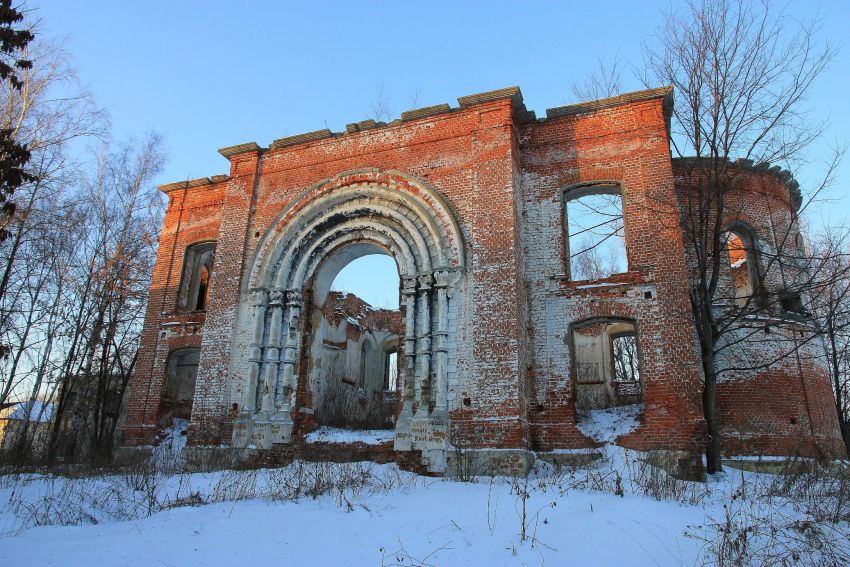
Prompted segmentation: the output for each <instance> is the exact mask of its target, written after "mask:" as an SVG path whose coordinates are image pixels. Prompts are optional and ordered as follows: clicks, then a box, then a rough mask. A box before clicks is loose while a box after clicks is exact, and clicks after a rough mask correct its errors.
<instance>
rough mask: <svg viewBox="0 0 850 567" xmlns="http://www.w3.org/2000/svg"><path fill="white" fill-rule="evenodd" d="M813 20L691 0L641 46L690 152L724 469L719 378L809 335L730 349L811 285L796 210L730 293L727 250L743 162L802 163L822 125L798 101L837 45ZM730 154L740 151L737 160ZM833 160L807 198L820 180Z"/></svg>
mask: <svg viewBox="0 0 850 567" xmlns="http://www.w3.org/2000/svg"><path fill="white" fill-rule="evenodd" d="M816 31H817V22H808V23H803V24H799V23H796V22H792V21H791V20H790V19H789V18H788V17H787V16H786V15H784V14H783V13H781V12H778V13H777V12H775V11H774V9H773V8H772V7H771V6H770V4H769V3H768V2H766V1H765V2H751V1H749V0H702V1H697V0H691V1H690V2H688V3H687V5H686V6H685V7H684V8H682V9H681V10H680V11H676V12H672V13H670V14H668V15H667V16H666V20H665V22H664V25H663V27H661V28H660V29H659V30H658V38H657V39H658V42H657V44H656V45H653V46H649V47H647V48H645V59H646V67H647V69H648V73H649V74H648V77H649V80H650V81H651V82H652V83H653V84H659V83H660V84H669V85H672V86H673V88H674V92H675V96H676V105H675V108H674V110H673V124H672V133H671V134H672V142H671V143H672V146H673V150H674V154H677V155H679V156H683V157H684V156H687V157H688V159H686V160H681V161H680V162H679V165H680V166H681V168H680V170H679V171H680V178H679V179H677V186H679V187H680V188H681V193H682V194H681V195H680V199H681V204H680V208H681V209H682V210H681V214H680V220H681V224H682V227H683V231H684V235H685V247H686V253H687V260H688V265H689V270H690V274H689V280H690V281H689V283H690V289H689V297H690V303H691V310H692V316H693V321H694V324H695V328H696V335H697V338H698V342H699V347H700V355H701V362H702V374H703V396H702V401H703V412H704V418H705V422H706V426H707V440H706V455H707V465H708V471H709V472H717V471H720V470H721V463H720V451H721V439H720V432H719V428H718V423H717V412H716V388H717V383H718V378H719V377H722V376H723V375H724V374H726V375H732V374H735V373H739V372H746V371H751V370H755V369H758V368H767V367H770V366H771V365H773V364H775V363H776V362H777V361H778V360H780V359H781V358H783V357H788V356H799V355H800V353H801V347H802V344H803V343H807V342H810V341H811V340H812V338H813V337H814V336H815V334H814V333H807V334H806V338H805V339H803V340H799V337H798V335H797V334H796V333H795V331H793V330H791V331H790V332H784V333H782V332H780V333H774V334H773V336H772V337H770V340H771V343H772V344H777V339H778V338H780V337H781V340H780V341H779V342H780V343H781V342H783V341H784V342H785V343H787V348H785V349H784V350H783V351H782V352H781V353H779V354H777V356H776V357H774V358H772V359H770V360H760V361H758V363H757V364H753V363H752V361H748V360H746V358H743V357H740V356H736V355H735V353H734V350H735V349H736V348H738V349H744V350H746V345H747V344H749V342H751V341H753V340H755V339H756V337H758V336H759V335H758V334H759V333H762V334H763V333H764V332H765V324H764V322H759V321H758V318H759V317H758V316H759V315H760V314H761V315H765V316H777V313H778V312H779V311H780V310H781V308H785V307H787V306H786V305H784V304H783V305H780V303H781V302H782V301H783V300H784V298H787V297H789V296H796V297H797V298H798V300H799V298H801V297H804V296H805V294H806V292H807V291H808V290H809V289H810V288H811V287H812V286H813V285H814V282H815V279H814V278H813V276H812V274H813V273H816V272H817V271H818V270H819V269H820V268H821V267H822V264H823V261H821V262H817V261H815V262H813V261H811V259H808V258H803V257H801V254H800V253H799V251H798V247H797V246H795V245H794V242H795V239H796V237H797V235H798V234H799V227H798V225H797V221H796V217H794V218H792V219H791V222H789V223H787V225H786V226H784V227H781V228H777V229H775V230H773V231H772V232H773V233H772V234H770V235H764V241H763V242H767V243H768V244H769V246H765V247H764V248H762V249H760V250H758V252H760V256H759V260H758V263H759V264H760V270H761V271H760V273H761V274H764V277H763V278H756V280H757V281H753V282H751V283H752V285H753V289H750V290H748V291H747V292H746V293H740V290H737V291H738V292H737V293H736V289H735V287H734V286H733V285H731V284H730V283H729V281H728V276H727V274H728V273H729V269H730V267H729V260H730V255H731V254H733V253H734V252H735V249H736V248H735V246H739V247H740V245H737V244H734V242H732V240H731V239H732V236H733V235H732V233H731V232H730V227H732V226H734V225H735V223H736V221H737V220H738V219H739V218H741V216H742V215H743V213H744V211H743V207H744V202H743V200H741V199H738V198H737V197H735V195H736V193H735V192H736V190H737V189H738V188H739V187H740V186H741V184H742V183H743V178H744V177H745V176H746V175H747V173H748V171H749V166H751V165H752V164H753V163H755V164H766V163H780V164H783V165H786V166H787V165H793V164H798V163H800V161H801V160H802V159H803V158H804V156H805V150H806V149H807V148H808V147H809V145H810V144H811V142H812V141H813V140H815V139H816V138H817V137H818V136H819V134H820V133H821V131H822V125H821V124H818V123H815V122H812V121H811V120H809V119H808V117H807V115H806V109H805V107H804V102H805V96H806V94H807V93H808V92H809V89H810V87H811V86H812V84H813V83H814V81H815V80H816V79H817V77H818V76H819V75H820V74H821V73H822V72H823V70H824V69H825V68H826V66H827V64H828V63H829V61H830V60H831V59H832V57H833V55H834V51H833V49H832V47H831V46H830V45H829V44H828V43H825V44H823V45H820V46H819V44H818V41H817V37H818V36H817V34H816ZM732 158H740V159H741V160H743V161H740V162H737V163H733V162H732V161H731V159H732ZM837 159H838V156H836V158H835V160H833V161H832V162H831V163H830V166H829V167H828V170H829V171H828V174H827V176H826V180H825V181H824V183H823V184H821V186H820V187H819V188H815V189H814V191H812V195H810V197H811V196H816V195H817V193H818V192H819V190H820V188H823V187H825V186H826V185H828V183H829V180H830V178H831V173H832V171H834V166H835V163H836V162H837ZM804 208H805V205H804V206H803V207H801V210H802V209H804ZM733 244H734V245H733ZM743 248H746V252H748V253H749V254H754V253H756V252H757V250H756V245H755V243H753V242H747V243H744V244H743ZM750 263H751V264H753V263H755V262H753V261H751V262H750ZM732 268H735V266H734V262H733V265H732ZM773 277H775V278H778V279H781V280H782V282H781V283H779V284H777V285H778V286H780V287H781V286H782V285H784V286H785V288H786V289H785V290H777V289H775V287H776V286H774V288H771V289H768V287H766V284H765V282H767V281H769V280H770V279H771V278H773ZM819 285H820V284H819ZM774 318H775V317H774ZM800 324H801V325H802V326H803V327H806V328H808V327H807V325H806V324H804V323H800ZM778 328H779V329H780V330H781V329H782V328H783V327H782V325H781V324H780V325H778ZM768 330H769V327H768ZM777 335H779V336H780V337H777Z"/></svg>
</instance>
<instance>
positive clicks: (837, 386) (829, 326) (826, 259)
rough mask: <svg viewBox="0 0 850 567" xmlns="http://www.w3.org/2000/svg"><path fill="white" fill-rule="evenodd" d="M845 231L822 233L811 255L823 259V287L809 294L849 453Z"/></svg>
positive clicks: (848, 253) (849, 301) (849, 249)
mask: <svg viewBox="0 0 850 567" xmlns="http://www.w3.org/2000/svg"><path fill="white" fill-rule="evenodd" d="M848 233H850V231H848V230H847V228H842V229H836V230H832V231H829V232H827V233H825V234H823V235H822V236H821V237H820V238H818V239H817V240H816V241H815V242H814V244H813V249H814V250H813V255H814V256H816V257H819V258H822V259H823V263H824V269H823V273H822V276H821V279H822V280H823V283H824V285H823V286H822V287H820V288H819V289H818V290H817V293H813V294H812V296H813V297H812V301H811V305H812V310H813V311H814V314H815V316H816V317H817V320H818V323H819V324H820V330H821V332H822V333H823V343H822V344H823V354H824V359H825V361H826V367H827V368H828V369H829V377H830V380H831V381H832V388H833V392H834V394H835V408H836V410H837V412H838V422H839V424H840V425H841V434H842V437H843V438H844V445H845V446H846V447H847V449H848V451H850V275H848V274H850V242H848Z"/></svg>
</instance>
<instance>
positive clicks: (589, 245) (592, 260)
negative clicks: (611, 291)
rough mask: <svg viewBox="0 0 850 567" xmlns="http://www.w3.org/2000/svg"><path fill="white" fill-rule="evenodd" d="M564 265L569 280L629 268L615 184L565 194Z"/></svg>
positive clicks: (591, 278) (620, 207) (619, 193)
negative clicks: (565, 257) (565, 254)
mask: <svg viewBox="0 0 850 567" xmlns="http://www.w3.org/2000/svg"><path fill="white" fill-rule="evenodd" d="M564 219H565V231H566V247H567V251H566V252H567V259H568V261H567V268H568V270H569V277H570V279H572V280H598V279H603V278H607V277H609V276H611V275H613V274H619V273H623V272H626V271H628V256H627V254H626V231H625V224H624V220H623V199H622V193H621V191H620V187H619V186H617V185H614V184H598V185H584V186H580V187H574V188H571V189H568V190H567V191H566V192H565V193H564Z"/></svg>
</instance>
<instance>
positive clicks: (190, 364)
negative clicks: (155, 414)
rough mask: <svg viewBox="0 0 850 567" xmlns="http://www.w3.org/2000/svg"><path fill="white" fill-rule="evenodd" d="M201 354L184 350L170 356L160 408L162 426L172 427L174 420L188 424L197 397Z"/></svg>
mask: <svg viewBox="0 0 850 567" xmlns="http://www.w3.org/2000/svg"><path fill="white" fill-rule="evenodd" d="M200 352H201V351H200V349H197V348H183V349H179V350H174V351H171V353H170V354H169V355H168V359H167V361H166V363H165V384H164V386H163V389H162V399H161V401H160V407H159V423H160V426H162V427H170V426H171V425H172V421H173V420H183V421H184V422H188V420H189V417H190V416H191V414H192V400H193V399H194V397H195V381H196V379H197V377H198V363H199V362H200ZM184 425H185V423H184Z"/></svg>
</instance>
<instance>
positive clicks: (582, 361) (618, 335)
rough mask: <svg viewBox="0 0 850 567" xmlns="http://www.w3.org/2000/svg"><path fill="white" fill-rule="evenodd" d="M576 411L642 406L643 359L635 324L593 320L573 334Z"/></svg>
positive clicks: (576, 329) (586, 322) (575, 326)
mask: <svg viewBox="0 0 850 567" xmlns="http://www.w3.org/2000/svg"><path fill="white" fill-rule="evenodd" d="M570 342H571V349H572V353H573V369H574V372H573V376H574V378H575V387H576V410H577V411H579V412H581V413H586V412H589V411H591V410H599V409H608V408H613V407H619V406H625V405H633V404H639V403H641V402H642V401H643V386H642V384H643V381H642V380H641V357H640V349H639V348H638V337H637V330H636V328H635V324H634V323H633V322H631V321H628V320H621V319H607V318H601V319H592V320H589V321H585V322H582V323H579V324H576V325H574V326H573V329H572V331H571V332H570Z"/></svg>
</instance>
